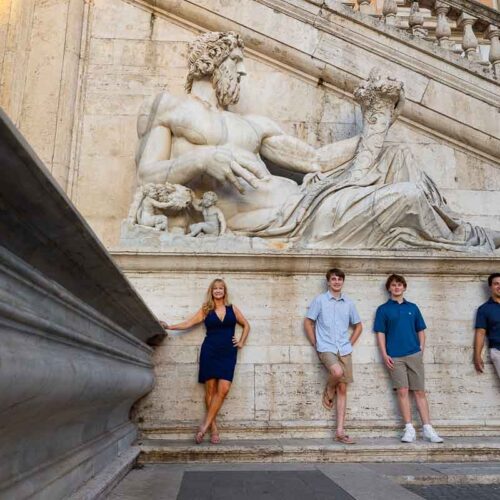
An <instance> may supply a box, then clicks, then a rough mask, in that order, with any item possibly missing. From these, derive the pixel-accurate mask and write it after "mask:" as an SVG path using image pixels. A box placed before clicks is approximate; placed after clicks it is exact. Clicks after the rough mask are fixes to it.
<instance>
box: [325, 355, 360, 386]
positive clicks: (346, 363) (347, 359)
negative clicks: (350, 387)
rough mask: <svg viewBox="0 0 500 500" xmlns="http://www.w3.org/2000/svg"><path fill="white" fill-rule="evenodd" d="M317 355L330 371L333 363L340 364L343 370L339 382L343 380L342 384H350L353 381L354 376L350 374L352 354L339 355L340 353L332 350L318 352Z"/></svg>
mask: <svg viewBox="0 0 500 500" xmlns="http://www.w3.org/2000/svg"><path fill="white" fill-rule="evenodd" d="M318 356H319V359H320V361H321V362H322V363H323V365H324V366H325V368H326V369H327V370H328V371H330V367H331V366H333V365H340V366H341V367H342V370H344V376H343V377H342V378H341V379H340V382H343V383H344V384H351V383H352V382H354V378H353V376H352V356H351V355H350V354H348V355H347V356H341V355H340V354H334V353H333V352H318Z"/></svg>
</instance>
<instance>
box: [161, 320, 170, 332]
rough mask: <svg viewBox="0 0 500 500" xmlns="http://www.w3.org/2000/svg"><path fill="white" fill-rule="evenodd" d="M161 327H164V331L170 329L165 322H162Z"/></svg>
mask: <svg viewBox="0 0 500 500" xmlns="http://www.w3.org/2000/svg"><path fill="white" fill-rule="evenodd" d="M160 325H161V326H162V327H163V329H164V330H168V329H169V326H168V323H165V321H160Z"/></svg>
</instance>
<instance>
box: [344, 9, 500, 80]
mask: <svg viewBox="0 0 500 500" xmlns="http://www.w3.org/2000/svg"><path fill="white" fill-rule="evenodd" d="M343 3H345V4H346V5H351V6H353V8H355V9H357V10H359V11H360V12H361V13H362V14H365V15H371V16H375V17H379V18H381V19H383V20H384V22H385V23H386V24H387V25H391V26H395V27H397V28H399V29H401V30H404V31H407V32H409V33H411V34H412V35H413V36H415V37H418V38H422V39H425V40H428V41H430V42H432V43H434V44H436V45H438V46H439V47H442V48H444V49H446V50H450V51H452V52H454V53H457V54H458V55H460V56H461V57H464V58H466V59H468V60H470V61H473V62H476V63H480V64H482V65H484V66H485V70H486V71H489V72H491V74H492V76H493V77H494V78H496V79H500V41H499V39H500V12H499V11H498V10H496V9H492V8H490V7H487V6H485V5H483V4H481V3H478V2H475V1H473V0H419V1H413V0H384V2H383V7H382V9H381V11H380V10H378V11H377V6H376V5H375V3H374V2H370V0H357V4H355V5H353V4H352V2H349V1H347V2H343Z"/></svg>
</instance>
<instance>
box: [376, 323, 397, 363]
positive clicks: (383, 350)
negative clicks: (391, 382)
mask: <svg viewBox="0 0 500 500" xmlns="http://www.w3.org/2000/svg"><path fill="white" fill-rule="evenodd" d="M377 343H378V348H379V349H380V353H381V354H382V359H383V360H384V363H385V366H387V368H389V370H392V369H394V360H393V359H392V358H391V357H390V356H389V355H388V354H387V349H386V343H385V333H382V332H377Z"/></svg>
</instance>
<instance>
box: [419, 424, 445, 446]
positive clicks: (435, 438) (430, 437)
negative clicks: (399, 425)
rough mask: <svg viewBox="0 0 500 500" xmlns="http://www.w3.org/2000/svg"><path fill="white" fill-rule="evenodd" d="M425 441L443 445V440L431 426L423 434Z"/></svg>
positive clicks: (426, 427) (427, 426)
mask: <svg viewBox="0 0 500 500" xmlns="http://www.w3.org/2000/svg"><path fill="white" fill-rule="evenodd" d="M422 434H423V436H424V439H427V441H430V442H431V443H442V442H443V438H442V437H440V436H439V434H438V433H437V432H436V431H435V430H434V429H433V427H432V426H431V425H426V426H425V427H424V429H423V432H422Z"/></svg>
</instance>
